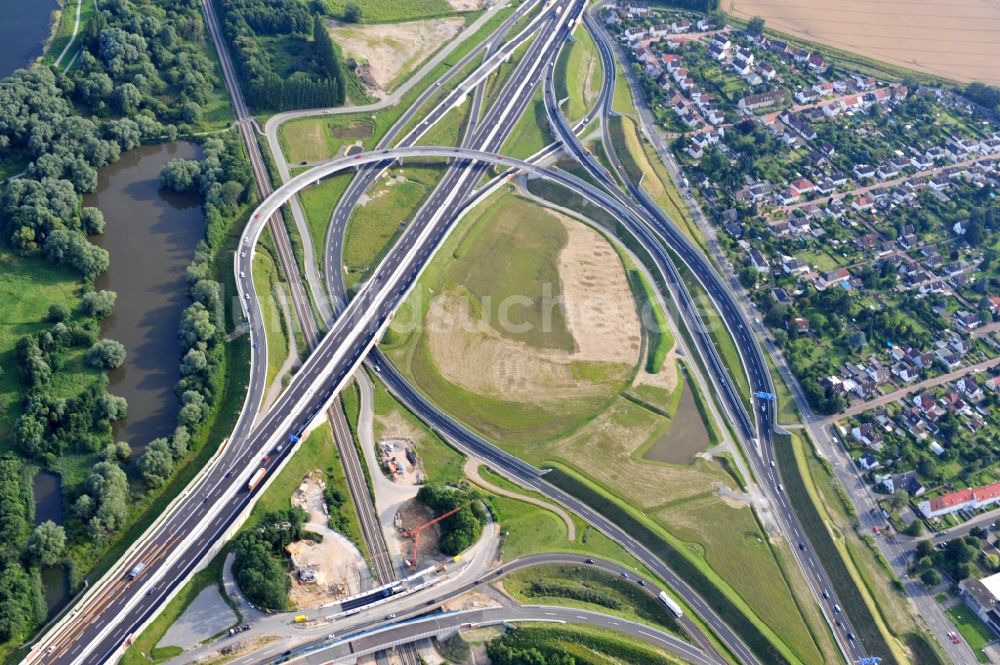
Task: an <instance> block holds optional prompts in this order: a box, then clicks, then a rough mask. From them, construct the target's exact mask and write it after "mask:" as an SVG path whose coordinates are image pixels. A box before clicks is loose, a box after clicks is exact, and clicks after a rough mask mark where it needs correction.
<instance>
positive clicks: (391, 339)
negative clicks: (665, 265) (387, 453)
mask: <svg viewBox="0 0 1000 665" xmlns="http://www.w3.org/2000/svg"><path fill="white" fill-rule="evenodd" d="M442 253H444V254H445V255H448V254H450V255H451V256H452V257H453V258H454V259H456V260H455V261H453V262H452V263H451V264H450V265H447V266H441V267H440V268H438V269H435V266H434V265H432V268H431V272H430V273H428V275H427V276H426V277H425V278H424V279H423V280H422V283H421V284H420V287H421V288H419V289H418V290H417V291H415V292H414V294H413V295H412V296H411V298H410V299H409V303H408V304H407V305H406V306H404V308H403V312H402V314H401V315H398V316H397V317H396V319H395V323H394V324H393V326H392V327H391V328H390V334H389V335H388V336H387V340H386V342H387V344H388V345H389V346H391V347H392V350H391V351H390V353H391V354H392V356H393V357H394V359H397V360H398V361H400V362H401V363H402V366H403V367H404V368H406V370H407V371H408V372H410V373H412V375H413V376H414V379H415V381H416V383H417V385H419V386H420V387H421V388H423V389H425V390H427V391H429V392H428V394H430V395H431V396H432V398H433V399H435V400H438V401H441V402H448V403H449V404H452V405H453V406H455V407H456V408H455V409H453V410H452V411H451V412H453V413H461V414H465V415H464V417H465V418H466V420H467V421H469V422H470V424H473V426H474V427H476V428H477V429H479V430H480V431H483V432H485V433H487V434H488V435H490V436H504V437H510V436H513V437H515V438H516V439H517V440H519V441H537V440H539V439H541V440H544V439H547V438H550V437H552V436H554V435H556V434H558V433H559V432H560V431H562V430H565V429H568V428H572V427H574V426H576V425H578V424H579V422H580V420H581V419H586V418H587V417H588V414H591V415H592V414H593V413H594V412H596V411H599V410H600V409H601V407H602V405H603V404H604V403H605V402H606V401H607V400H608V399H609V398H610V397H612V396H613V395H614V394H616V393H617V392H619V391H620V390H621V389H622V388H623V387H624V385H625V383H626V382H627V381H628V380H629V378H630V375H631V374H632V372H633V370H634V368H635V366H636V363H637V361H638V360H639V345H640V330H639V322H638V317H637V313H636V311H635V307H634V305H633V304H632V302H631V299H630V298H629V291H628V289H629V286H628V283H627V281H626V279H625V274H624V271H623V269H622V265H621V262H620V260H619V259H618V257H617V255H616V254H615V253H614V251H613V250H612V249H611V247H610V246H609V245H607V243H606V242H604V241H603V240H602V239H601V237H600V236H599V235H598V234H596V233H594V232H592V231H588V230H587V229H586V228H584V227H582V226H581V225H578V224H572V223H568V222H567V220H565V219H563V218H561V217H559V216H556V215H554V214H552V213H549V212H547V211H545V210H543V209H541V208H539V207H538V206H536V205H534V204H531V203H528V202H527V201H524V200H522V199H518V198H510V197H495V198H493V199H491V200H490V201H489V202H488V203H487V204H485V205H483V206H481V207H480V208H478V209H477V210H476V211H474V212H473V213H472V214H471V215H470V216H469V218H467V219H466V220H465V221H464V222H463V224H462V225H461V226H460V228H459V229H458V230H457V231H456V232H455V233H454V234H453V236H452V238H451V239H450V240H449V243H448V245H447V246H446V247H445V248H444V249H443V250H442ZM435 265H436V264H435ZM567 277H569V279H567ZM561 299H564V300H565V302H562V301H561ZM417 322H423V325H412V324H414V323H417ZM456 324H457V325H456Z"/></svg>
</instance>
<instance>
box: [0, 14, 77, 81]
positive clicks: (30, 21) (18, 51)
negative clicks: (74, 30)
mask: <svg viewBox="0 0 1000 665" xmlns="http://www.w3.org/2000/svg"><path fill="white" fill-rule="evenodd" d="M69 1H70V0H67V4H69ZM72 5H73V6H72V11H73V15H74V17H75V16H76V2H75V0H72ZM56 6H57V3H56V0H0V16H2V17H3V18H2V19H0V78H2V77H4V76H10V74H11V73H13V71H14V70H15V69H20V68H21V67H25V66H26V65H28V63H30V62H31V61H32V60H34V59H35V58H37V57H38V56H40V55H41V54H42V44H43V43H44V42H45V40H46V38H47V37H48V36H49V25H50V21H51V18H52V11H53V10H54V9H55V8H56Z"/></svg>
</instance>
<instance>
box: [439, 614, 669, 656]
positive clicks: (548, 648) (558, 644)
mask: <svg viewBox="0 0 1000 665" xmlns="http://www.w3.org/2000/svg"><path fill="white" fill-rule="evenodd" d="M496 634H497V633H496V632H495V631H491V632H487V631H485V630H482V629H480V630H479V631H470V632H467V633H460V634H459V635H456V636H455V637H453V638H451V639H450V640H448V641H447V642H445V643H444V645H442V646H444V647H446V651H445V653H448V654H451V655H452V656H453V657H454V659H455V660H456V662H460V661H461V660H462V658H463V656H464V657H467V655H468V653H469V650H470V646H469V645H468V644H466V641H467V640H468V641H469V642H471V643H473V644H477V643H482V641H484V640H489V639H491V638H494V637H495V636H496ZM501 639H502V640H503V642H504V643H505V644H507V645H509V646H511V647H513V648H515V649H518V650H522V649H537V650H538V651H539V652H540V653H542V654H543V655H546V656H555V655H559V656H565V655H570V656H573V657H574V658H575V659H576V662H577V663H586V664H587V665H681V664H682V663H683V662H685V661H683V660H681V659H679V658H678V657H676V656H674V655H672V654H669V653H667V652H666V651H664V650H662V649H658V648H656V647H653V646H651V645H649V644H648V643H646V642H645V641H643V640H641V639H640V640H637V639H635V638H634V637H630V636H626V635H623V634H621V633H616V632H613V631H608V630H603V629H599V628H592V627H590V626H572V625H566V626H554V625H553V624H551V623H538V624H530V623H529V624H518V626H517V631H515V632H508V633H507V634H506V635H505V636H504V637H503V638H501Z"/></svg>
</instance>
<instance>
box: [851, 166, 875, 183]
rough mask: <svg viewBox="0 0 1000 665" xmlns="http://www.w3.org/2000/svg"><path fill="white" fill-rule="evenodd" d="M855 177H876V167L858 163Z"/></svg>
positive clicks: (859, 178) (862, 178)
mask: <svg viewBox="0 0 1000 665" xmlns="http://www.w3.org/2000/svg"><path fill="white" fill-rule="evenodd" d="M853 170H854V177H856V178H857V179H858V180H865V179H866V178H874V177H875V169H874V168H873V167H871V166H868V165H867V164H857V165H855V167H854V169H853Z"/></svg>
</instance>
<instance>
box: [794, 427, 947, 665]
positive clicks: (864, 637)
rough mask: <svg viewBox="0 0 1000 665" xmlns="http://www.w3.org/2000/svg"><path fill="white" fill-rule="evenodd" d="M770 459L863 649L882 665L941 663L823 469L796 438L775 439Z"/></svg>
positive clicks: (840, 491)
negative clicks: (773, 460)
mask: <svg viewBox="0 0 1000 665" xmlns="http://www.w3.org/2000/svg"><path fill="white" fill-rule="evenodd" d="M775 453H776V455H777V458H778V464H779V466H780V468H781V469H782V477H783V479H784V483H785V488H786V491H787V492H788V494H789V497H790V498H791V500H792V504H793V505H794V506H795V507H796V510H797V512H798V513H799V521H800V522H801V523H802V526H803V528H804V529H805V530H806V533H807V535H808V536H809V539H810V541H811V542H812V544H813V547H814V549H815V550H816V552H817V553H818V555H819V557H820V561H821V563H822V564H823V567H824V568H825V569H826V571H827V574H828V575H829V576H830V580H831V584H832V585H833V587H834V589H835V591H836V593H837V595H838V597H839V599H840V602H841V604H842V605H843V607H844V610H845V611H846V612H847V614H848V615H849V616H850V617H851V619H852V623H853V625H854V627H855V630H856V631H857V633H858V638H859V639H860V640H861V642H862V643H863V644H864V645H865V647H866V649H867V650H868V651H869V652H870V653H871V655H873V656H880V657H882V658H884V659H885V660H883V662H885V663H914V664H915V665H939V664H941V663H943V662H945V661H944V660H943V659H942V656H941V655H940V654H939V653H938V650H937V649H938V648H937V647H936V645H934V643H933V641H932V640H928V639H927V637H926V636H925V635H924V634H923V632H922V629H921V628H920V627H919V626H918V625H917V624H916V622H915V621H914V618H913V616H912V614H911V612H910V610H909V605H908V602H907V600H906V596H905V594H904V593H903V592H902V591H901V590H900V589H899V586H898V582H897V581H896V580H895V579H894V576H893V575H892V573H891V571H890V570H889V568H888V564H887V563H886V562H885V560H884V559H883V558H882V557H881V555H880V554H879V553H878V551H877V550H876V549H875V548H874V545H873V544H872V543H870V542H868V541H867V538H862V537H861V536H859V535H858V533H857V532H856V530H855V525H856V524H857V520H856V518H855V517H854V515H853V511H852V509H851V503H850V501H849V500H848V499H847V497H846V496H844V495H843V489H842V488H841V486H840V485H839V484H838V483H837V480H836V478H835V477H834V476H833V473H832V471H831V470H830V468H829V466H828V463H827V462H825V461H823V460H820V459H819V458H818V457H816V456H815V453H814V452H813V451H812V449H811V447H810V446H808V444H807V443H806V442H804V441H803V440H802V439H801V438H799V436H798V435H797V434H793V435H792V436H784V437H778V438H777V439H776V440H775ZM904 647H906V648H908V649H909V652H910V653H911V654H912V655H913V658H907V657H906V652H905V650H904Z"/></svg>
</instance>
